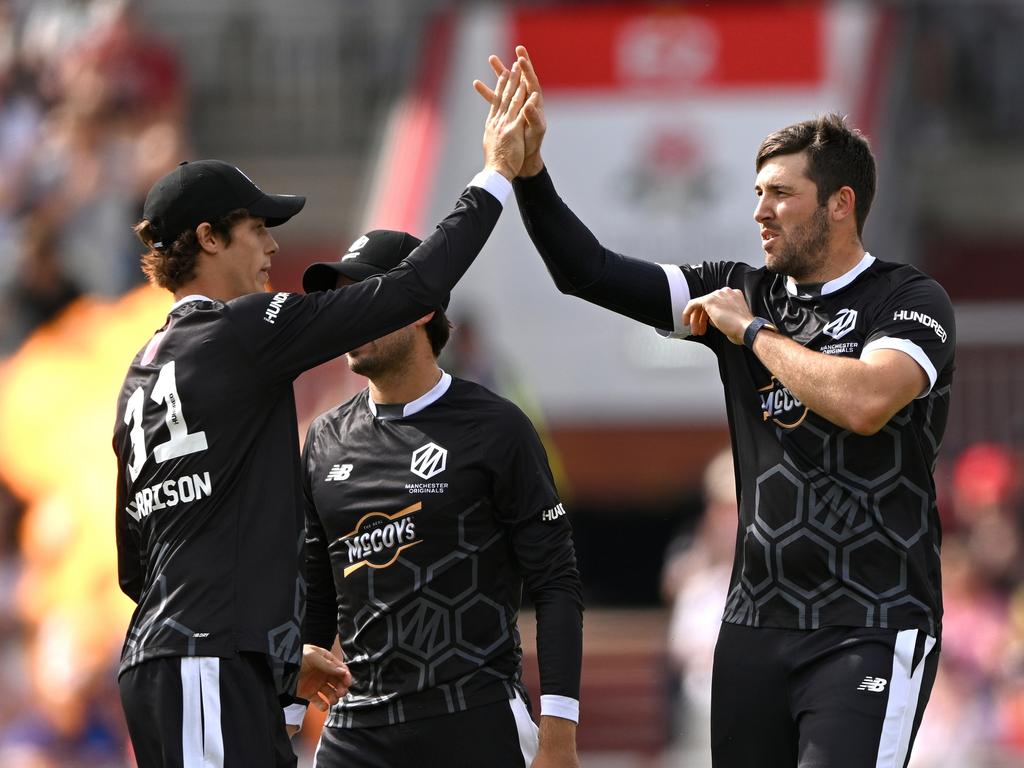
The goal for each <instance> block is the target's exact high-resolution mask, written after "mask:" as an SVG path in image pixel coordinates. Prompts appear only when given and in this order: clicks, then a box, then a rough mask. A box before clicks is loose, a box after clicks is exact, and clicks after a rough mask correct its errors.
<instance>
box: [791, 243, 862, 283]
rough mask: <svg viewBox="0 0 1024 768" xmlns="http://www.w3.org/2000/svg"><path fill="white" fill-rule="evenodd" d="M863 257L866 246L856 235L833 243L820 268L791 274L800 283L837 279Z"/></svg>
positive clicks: (825, 281) (824, 281)
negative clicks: (799, 273) (844, 240)
mask: <svg viewBox="0 0 1024 768" xmlns="http://www.w3.org/2000/svg"><path fill="white" fill-rule="evenodd" d="M863 258H864V246H863V245H862V244H861V242H860V238H857V237H854V238H852V239H851V240H848V241H846V242H844V243H837V244H834V245H832V246H831V247H830V248H829V250H828V254H827V255H826V257H825V258H824V259H823V260H822V262H821V266H820V267H819V268H818V269H816V270H813V271H812V272H809V273H808V274H805V275H791V277H792V278H793V280H795V281H796V282H797V283H798V284H800V283H827V282H828V281H829V280H835V279H836V278H837V277H842V276H843V275H845V274H846V273H847V272H849V271H850V270H851V269H853V268H854V267H856V266H857V265H858V264H859V263H860V261H861V259H863Z"/></svg>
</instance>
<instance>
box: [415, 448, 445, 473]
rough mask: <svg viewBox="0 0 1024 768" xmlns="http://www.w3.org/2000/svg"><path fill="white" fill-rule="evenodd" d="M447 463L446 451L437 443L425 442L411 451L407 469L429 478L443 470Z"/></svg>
mask: <svg viewBox="0 0 1024 768" xmlns="http://www.w3.org/2000/svg"><path fill="white" fill-rule="evenodd" d="M447 465H448V451H447V450H446V449H444V448H442V447H441V446H440V445H438V444H437V443H427V444H426V445H424V446H421V447H419V448H417V449H416V450H415V451H413V452H412V464H411V465H410V466H409V469H410V470H411V471H412V473H413V474H414V475H416V476H417V477H422V478H423V479H424V480H429V479H430V478H432V477H433V476H434V475H439V474H441V473H442V472H444V469H445V467H446V466H447Z"/></svg>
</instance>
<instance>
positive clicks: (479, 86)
mask: <svg viewBox="0 0 1024 768" xmlns="http://www.w3.org/2000/svg"><path fill="white" fill-rule="evenodd" d="M473 89H474V90H475V91H476V92H477V93H479V94H480V96H481V97H483V99H484V101H486V102H487V103H488V104H490V103H491V102H492V101H494V91H492V90H491V89H490V88H488V87H487V86H486V85H484V84H483V83H481V82H480V81H479V80H474V81H473Z"/></svg>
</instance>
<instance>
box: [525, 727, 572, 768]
mask: <svg viewBox="0 0 1024 768" xmlns="http://www.w3.org/2000/svg"><path fill="white" fill-rule="evenodd" d="M530 768H580V761H579V758H578V757H577V756H576V723H574V722H573V721H572V720H565V719H563V718H561V717H551V716H547V715H541V718H540V746H538V747H537V756H536V757H534V758H533V762H532V763H531V764H530Z"/></svg>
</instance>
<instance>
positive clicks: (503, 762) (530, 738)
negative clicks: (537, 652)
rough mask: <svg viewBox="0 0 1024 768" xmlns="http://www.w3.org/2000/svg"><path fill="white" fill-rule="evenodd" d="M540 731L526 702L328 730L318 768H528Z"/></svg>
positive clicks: (319, 750)
mask: <svg viewBox="0 0 1024 768" xmlns="http://www.w3.org/2000/svg"><path fill="white" fill-rule="evenodd" d="M536 754H537V726H536V725H534V723H533V720H532V719H530V713H529V711H528V710H527V708H526V705H525V704H524V703H523V701H522V699H520V698H515V699H509V700H507V701H499V702H496V703H494V704H485V705H483V706H480V707H474V708H473V709H467V710H466V711H464V712H456V713H455V714H453V715H440V716H438V717H428V718H425V719H422V720H413V721H411V722H408V723H399V724H397V725H381V726H376V727H371V728H324V730H323V733H322V734H321V735H320V743H319V744H318V745H317V748H316V755H315V756H314V759H313V765H314V768H485V767H486V768H529V767H530V764H531V763H532V762H533V758H534V756H535V755H536Z"/></svg>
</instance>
